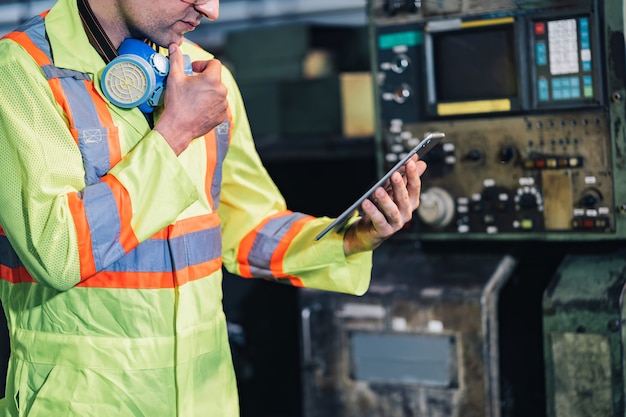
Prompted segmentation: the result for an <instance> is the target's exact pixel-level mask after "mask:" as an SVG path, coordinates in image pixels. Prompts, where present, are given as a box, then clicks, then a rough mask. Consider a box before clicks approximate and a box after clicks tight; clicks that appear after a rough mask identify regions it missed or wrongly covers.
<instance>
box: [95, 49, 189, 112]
mask: <svg viewBox="0 0 626 417" xmlns="http://www.w3.org/2000/svg"><path fill="white" fill-rule="evenodd" d="M117 52H118V53H119V56H117V57H116V58H115V59H113V60H112V61H111V62H110V63H109V64H108V65H107V66H106V67H105V68H104V72H103V73H102V81H101V84H100V86H101V87H102V92H103V93H104V95H105V96H106V98H107V99H109V100H110V101H111V103H113V104H115V105H116V106H118V107H122V108H125V109H127V108H132V107H139V110H141V111H142V112H144V113H152V112H153V111H154V108H155V107H158V106H160V105H162V104H163V92H164V91H165V81H166V79H167V74H169V72H170V61H169V59H168V58H167V57H166V56H165V55H163V54H160V53H158V52H156V51H155V50H154V49H152V47H150V46H149V45H148V44H146V43H145V42H143V41H141V40H139V39H126V40H124V42H122V44H121V45H120V47H119V49H118V50H117ZM185 74H187V75H192V74H193V70H192V69H191V60H190V59H189V56H188V55H185Z"/></svg>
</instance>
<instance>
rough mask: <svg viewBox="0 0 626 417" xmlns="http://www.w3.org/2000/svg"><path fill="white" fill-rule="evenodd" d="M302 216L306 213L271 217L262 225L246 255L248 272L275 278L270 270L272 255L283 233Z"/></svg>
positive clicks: (259, 276)
mask: <svg viewBox="0 0 626 417" xmlns="http://www.w3.org/2000/svg"><path fill="white" fill-rule="evenodd" d="M303 217H306V215H305V214H302V213H291V214H289V215H287V216H283V217H279V218H276V219H272V220H270V221H269V222H268V223H267V224H266V225H265V226H263V228H262V229H261V230H260V231H259V233H258V235H257V237H256V239H255V240H254V243H253V244H252V250H251V251H250V254H249V255H248V263H249V264H250V272H251V273H252V275H253V276H254V277H258V278H276V277H275V276H274V275H272V273H271V271H270V265H271V262H272V256H273V255H274V252H275V251H276V248H277V247H278V245H279V244H280V243H281V241H282V240H283V238H284V237H285V234H287V232H288V231H289V229H291V227H292V226H293V224H294V223H295V222H297V221H298V220H300V219H301V218H303Z"/></svg>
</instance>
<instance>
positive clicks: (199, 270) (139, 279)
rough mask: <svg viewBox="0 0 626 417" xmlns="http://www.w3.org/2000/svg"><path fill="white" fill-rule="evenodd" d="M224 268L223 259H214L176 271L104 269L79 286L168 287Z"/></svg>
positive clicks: (200, 277) (182, 283) (197, 278)
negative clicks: (119, 270) (116, 270)
mask: <svg viewBox="0 0 626 417" xmlns="http://www.w3.org/2000/svg"><path fill="white" fill-rule="evenodd" d="M221 268H222V260H221V259H219V258H218V259H213V260H211V261H208V262H204V263H202V264H198V265H192V266H188V267H186V268H183V269H181V270H180V271H176V272H111V271H102V272H99V273H97V274H96V275H94V276H92V277H91V278H89V279H86V280H85V281H82V282H81V283H79V284H78V285H77V287H87V288H123V289H167V288H175V287H177V286H181V285H184V284H186V283H188V282H191V281H196V280H199V279H202V278H205V277H207V276H209V275H211V274H213V273H215V272H217V271H219V270H220V269H221Z"/></svg>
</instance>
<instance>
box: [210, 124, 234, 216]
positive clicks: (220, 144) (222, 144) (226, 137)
mask: <svg viewBox="0 0 626 417" xmlns="http://www.w3.org/2000/svg"><path fill="white" fill-rule="evenodd" d="M215 138H216V141H215V142H216V146H217V149H216V152H217V158H216V159H217V161H216V164H215V172H214V173H213V183H212V184H211V197H212V198H213V210H217V206H218V205H219V202H220V190H221V187H222V166H223V164H224V158H226V153H227V152H228V148H229V145H230V122H228V121H225V122H223V123H222V124H221V125H219V126H217V127H216V128H215Z"/></svg>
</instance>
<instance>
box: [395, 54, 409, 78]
mask: <svg viewBox="0 0 626 417" xmlns="http://www.w3.org/2000/svg"><path fill="white" fill-rule="evenodd" d="M410 65H411V60H410V59H409V57H408V56H406V55H404V54H400V55H398V56H397V57H395V58H394V59H393V61H392V62H391V70H392V71H393V72H395V73H396V74H402V73H403V72H404V71H406V70H407V68H409V66H410Z"/></svg>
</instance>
